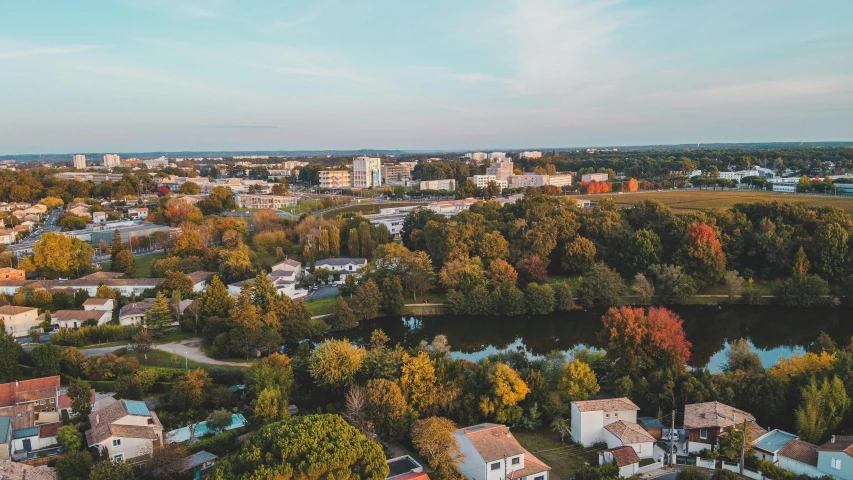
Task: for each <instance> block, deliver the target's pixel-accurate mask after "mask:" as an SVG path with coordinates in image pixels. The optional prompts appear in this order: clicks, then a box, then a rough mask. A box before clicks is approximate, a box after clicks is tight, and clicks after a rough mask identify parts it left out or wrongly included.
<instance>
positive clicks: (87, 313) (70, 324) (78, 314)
mask: <svg viewBox="0 0 853 480" xmlns="http://www.w3.org/2000/svg"><path fill="white" fill-rule="evenodd" d="M111 319H112V313H111V312H105V311H103V310H57V311H56V312H54V313H52V314H51V315H50V321H51V324H52V325H59V327H60V328H70V329H78V328H80V327H82V326H84V325H85V324H86V322H88V321H89V320H94V321H95V322H97V323H96V325H103V324H105V323H107V322H109V321H110V320H111Z"/></svg>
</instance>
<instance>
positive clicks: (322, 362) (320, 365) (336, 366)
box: [309, 339, 365, 390]
mask: <svg viewBox="0 0 853 480" xmlns="http://www.w3.org/2000/svg"><path fill="white" fill-rule="evenodd" d="M364 354H365V352H364V349H362V348H360V347H356V346H353V345H351V344H350V343H349V341H348V340H346V339H343V340H325V341H323V342H322V343H320V344H319V345H317V347H316V348H315V349H314V351H313V352H312V353H311V359H310V367H309V371H310V372H311V376H312V377H313V378H314V381H315V382H316V383H317V385H320V386H322V387H328V388H330V389H332V390H343V389H345V388H347V387H349V386H350V385H352V383H353V382H354V381H355V375H356V373H358V371H359V370H361V366H362V364H363V363H364Z"/></svg>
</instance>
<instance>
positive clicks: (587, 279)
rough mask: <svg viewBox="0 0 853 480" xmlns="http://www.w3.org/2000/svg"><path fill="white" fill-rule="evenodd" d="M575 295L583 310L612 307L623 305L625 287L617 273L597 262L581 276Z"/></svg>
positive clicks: (625, 292)
mask: <svg viewBox="0 0 853 480" xmlns="http://www.w3.org/2000/svg"><path fill="white" fill-rule="evenodd" d="M577 294H578V303H579V304H580V305H581V306H582V307H584V308H592V307H596V306H597V307H612V306H618V305H622V304H623V302H624V298H625V295H626V294H627V287H626V286H625V281H624V280H622V277H620V276H619V274H618V273H616V272H615V271H614V270H612V269H610V267H608V266H607V265H605V264H604V263H602V262H599V263H596V264H595V265H593V267H592V268H591V269H590V270H589V271H588V272H587V273H586V274H585V275H584V276H583V278H582V279H581V283H580V285H579V286H578V291H577Z"/></svg>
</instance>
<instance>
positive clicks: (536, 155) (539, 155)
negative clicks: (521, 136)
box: [521, 151, 542, 158]
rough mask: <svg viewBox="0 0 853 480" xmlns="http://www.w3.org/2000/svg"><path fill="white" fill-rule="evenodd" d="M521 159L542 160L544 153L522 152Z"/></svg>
mask: <svg viewBox="0 0 853 480" xmlns="http://www.w3.org/2000/svg"><path fill="white" fill-rule="evenodd" d="M521 158H542V152H536V151H534V152H521Z"/></svg>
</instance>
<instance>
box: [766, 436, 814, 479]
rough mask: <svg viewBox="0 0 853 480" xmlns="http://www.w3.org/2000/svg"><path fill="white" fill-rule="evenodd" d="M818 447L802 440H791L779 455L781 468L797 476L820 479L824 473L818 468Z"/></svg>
mask: <svg viewBox="0 0 853 480" xmlns="http://www.w3.org/2000/svg"><path fill="white" fill-rule="evenodd" d="M817 449H818V447H817V445H812V444H811V443H808V442H804V441H802V440H791V441H789V442H788V443H786V444H785V445H784V446H783V447H782V448H781V449H780V450H779V453H778V457H779V463H778V464H777V465H778V466H779V467H780V468H784V469H785V470H788V471H789V472H793V473H795V474H797V475H808V476H810V477H814V478H820V477H822V476H823V473H822V472H821V471H820V470H818V468H817V460H818V453H817Z"/></svg>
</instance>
